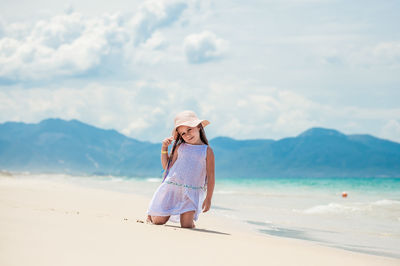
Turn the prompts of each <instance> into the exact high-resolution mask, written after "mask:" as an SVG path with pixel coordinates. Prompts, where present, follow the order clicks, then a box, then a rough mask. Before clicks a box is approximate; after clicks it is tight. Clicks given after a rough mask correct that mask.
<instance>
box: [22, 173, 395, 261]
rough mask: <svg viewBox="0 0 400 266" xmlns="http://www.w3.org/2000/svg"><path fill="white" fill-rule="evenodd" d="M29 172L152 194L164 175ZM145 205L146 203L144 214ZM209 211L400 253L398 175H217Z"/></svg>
mask: <svg viewBox="0 0 400 266" xmlns="http://www.w3.org/2000/svg"><path fill="white" fill-rule="evenodd" d="M15 175H16V174H15ZM25 175H26V174H25ZM18 176H19V177H23V176H24V175H16V177H18ZM31 177H34V178H45V179H52V180H60V181H68V182H73V183H75V184H79V185H83V186H89V187H97V188H103V189H109V190H115V191H120V192H123V193H137V194H141V195H145V196H148V197H149V198H151V196H152V195H153V193H154V191H155V190H156V188H157V187H158V185H159V184H160V183H161V180H162V178H161V177H154V178H138V177H113V176H68V175H62V174H59V175H48V174H43V175H30V178H31ZM343 192H346V193H347V197H343ZM147 207H148V206H143V208H144V209H143V213H144V214H145V212H146V209H147ZM210 212H213V213H215V215H220V216H223V217H227V218H229V219H234V220H237V221H240V222H241V223H243V224H244V225H246V226H249V227H251V228H252V229H253V230H254V231H257V232H259V233H261V234H266V235H274V236H281V237H288V238H297V239H305V240H309V241H313V242H316V243H319V244H322V245H327V246H332V247H338V248H342V249H347V250H352V251H357V252H364V253H369V254H376V255H382V256H389V257H395V258H400V178H272V179H271V178H269V179H217V180H216V184H215V188H214V195H213V199H212V206H211V210H210ZM142 218H145V217H142ZM199 219H201V215H200V217H199Z"/></svg>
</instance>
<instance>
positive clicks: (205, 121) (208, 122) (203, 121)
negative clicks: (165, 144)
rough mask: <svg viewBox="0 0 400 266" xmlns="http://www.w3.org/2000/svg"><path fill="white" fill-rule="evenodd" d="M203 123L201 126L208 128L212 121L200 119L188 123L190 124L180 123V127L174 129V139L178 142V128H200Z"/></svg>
mask: <svg viewBox="0 0 400 266" xmlns="http://www.w3.org/2000/svg"><path fill="white" fill-rule="evenodd" d="M200 123H201V125H202V126H203V127H206V126H207V125H209V124H210V121H208V120H205V119H204V120H200V119H198V120H194V121H188V122H183V123H180V124H178V125H176V126H175V127H174V129H173V130H172V134H171V135H172V136H173V137H174V139H175V140H176V138H177V137H178V132H177V131H176V129H177V128H178V127H180V126H188V127H196V126H198V125H199V124H200Z"/></svg>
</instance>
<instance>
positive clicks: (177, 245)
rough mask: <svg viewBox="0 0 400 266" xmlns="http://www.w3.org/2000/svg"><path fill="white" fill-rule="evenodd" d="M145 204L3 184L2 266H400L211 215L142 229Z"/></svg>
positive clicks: (140, 199)
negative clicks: (189, 223) (190, 224)
mask: <svg viewBox="0 0 400 266" xmlns="http://www.w3.org/2000/svg"><path fill="white" fill-rule="evenodd" d="M149 201H150V198H147V197H145V196H141V195H132V194H127V193H122V192H116V191H109V190H103V189H94V188H87V187H83V186H79V185H75V184H72V183H68V182H59V181H46V180H37V179H32V178H31V179H30V178H15V177H12V176H0V265H4V266H13V265H21V266H22V265H24V266H27V265H30V266H33V265H40V266H47V265H49V266H50V265H51V266H54V265H57V266H61V265H96V266H99V265H174V266H176V265H249V264H251V263H257V264H260V265H307V266H310V265H352V266H356V265H360V266H361V265H362V266H367V265H379V266H382V265H397V266H399V265H400V259H394V258H388V257H381V256H375V255H369V254H362V253H356V252H351V251H346V250H342V249H336V248H331V247H325V246H321V245H318V244H316V243H313V242H309V241H305V240H297V239H288V238H281V237H275V236H269V235H261V234H258V233H256V232H253V231H251V230H250V229H248V228H246V227H244V226H241V225H239V224H237V223H235V222H234V221H232V220H229V219H227V218H223V217H219V216H216V215H215V214H213V212H212V210H210V211H209V212H207V213H202V214H200V217H199V220H198V221H197V222H196V228H195V229H187V228H180V226H179V224H176V223H171V222H168V223H167V224H166V225H153V224H147V223H146V222H145V219H146V209H147V206H148V204H149ZM138 220H140V221H143V222H140V221H138Z"/></svg>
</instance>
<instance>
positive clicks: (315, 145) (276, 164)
mask: <svg viewBox="0 0 400 266" xmlns="http://www.w3.org/2000/svg"><path fill="white" fill-rule="evenodd" d="M209 144H210V147H212V148H213V151H214V155H215V174H216V178H269V177H400V144H399V143H396V142H392V141H388V140H384V139H379V138H376V137H373V136H371V135H345V134H342V133H340V132H339V131H336V130H333V129H325V128H311V129H309V130H306V131H305V132H303V133H301V134H300V135H298V136H296V137H290V138H283V139H280V140H270V139H254V140H235V139H232V138H228V137H216V138H213V139H210V140H209ZM160 149H161V142H160V143H151V142H146V141H139V140H135V139H133V138H129V137H126V136H124V135H122V134H120V133H118V132H117V131H115V130H105V129H101V128H97V127H94V126H91V125H88V124H85V123H82V122H80V121H78V120H69V121H65V120H62V119H58V118H50V119H46V120H43V121H41V122H40V123H38V124H26V123H21V122H5V123H3V124H0V169H3V170H8V171H29V172H31V173H39V172H45V173H49V172H57V173H68V174H74V175H79V174H85V175H87V174H97V175H117V176H137V177H145V176H149V177H161V171H162V167H161V161H160Z"/></svg>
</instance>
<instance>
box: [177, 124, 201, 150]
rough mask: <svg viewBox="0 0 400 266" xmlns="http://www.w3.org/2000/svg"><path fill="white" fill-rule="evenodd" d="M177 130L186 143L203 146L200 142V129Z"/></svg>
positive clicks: (186, 128) (183, 128)
mask: <svg viewBox="0 0 400 266" xmlns="http://www.w3.org/2000/svg"><path fill="white" fill-rule="evenodd" d="M177 130H178V133H179V134H180V135H181V136H182V138H183V140H184V141H185V142H186V143H189V144H195V145H197V144H203V142H202V141H201V140H200V129H199V128H198V127H188V126H179V127H178V128H177Z"/></svg>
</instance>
